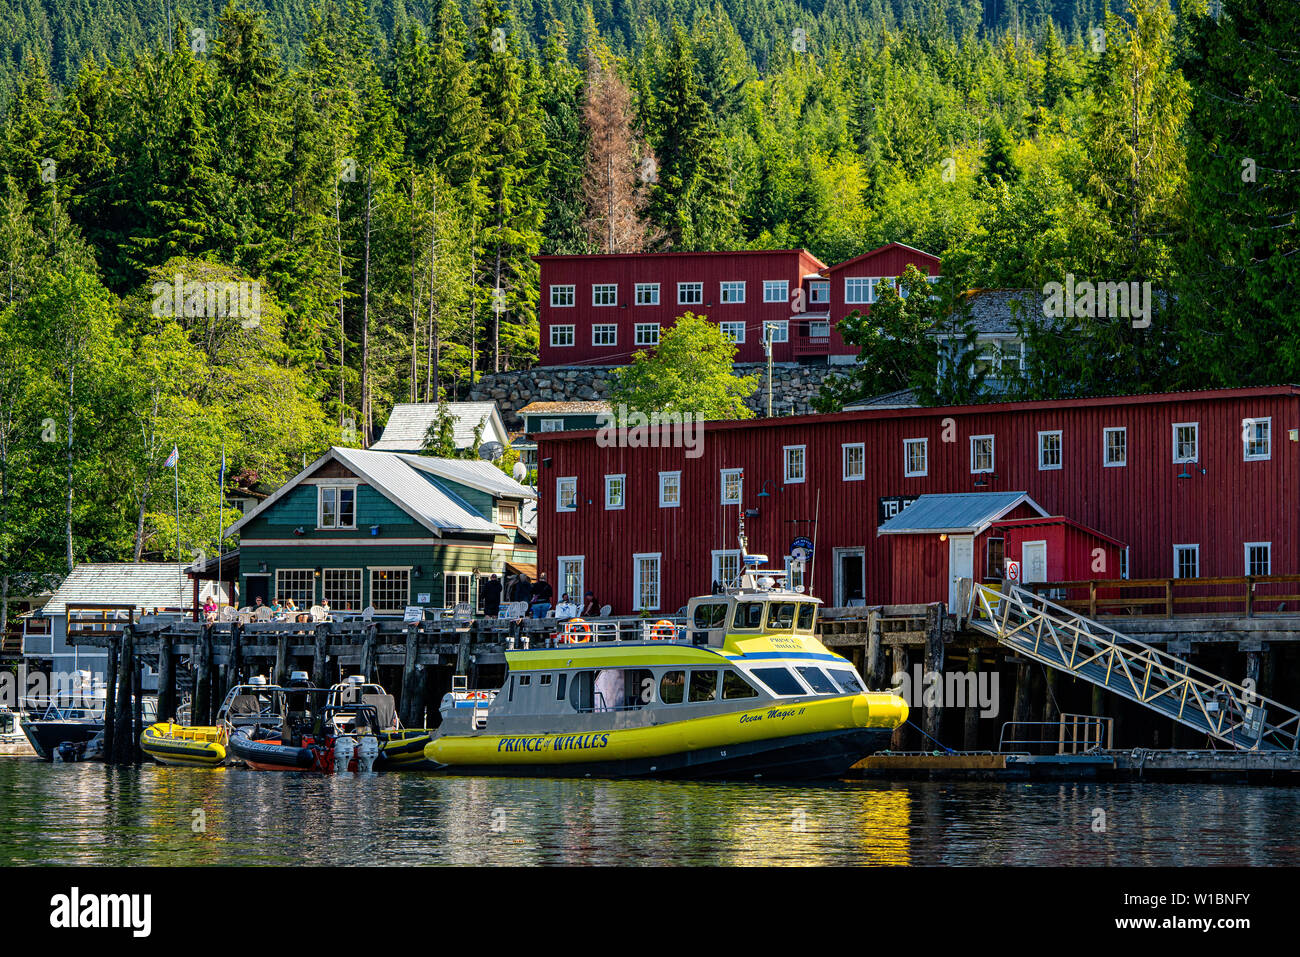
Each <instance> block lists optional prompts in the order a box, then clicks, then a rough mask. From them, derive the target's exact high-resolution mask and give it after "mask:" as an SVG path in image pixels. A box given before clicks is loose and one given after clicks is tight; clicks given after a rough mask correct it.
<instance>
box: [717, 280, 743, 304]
mask: <svg viewBox="0 0 1300 957" xmlns="http://www.w3.org/2000/svg"><path fill="white" fill-rule="evenodd" d="M718 294H719V302H730V303H738V302H744V301H745V284H744V283H743V282H724V283H719V284H718Z"/></svg>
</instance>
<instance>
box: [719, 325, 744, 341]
mask: <svg viewBox="0 0 1300 957" xmlns="http://www.w3.org/2000/svg"><path fill="white" fill-rule="evenodd" d="M718 328H720V329H721V330H722V334H723V335H724V336H727V337H728V338H730V339H731V341H732V342H741V343H743V342H744V341H745V324H744V323H743V322H723V323H719V324H718Z"/></svg>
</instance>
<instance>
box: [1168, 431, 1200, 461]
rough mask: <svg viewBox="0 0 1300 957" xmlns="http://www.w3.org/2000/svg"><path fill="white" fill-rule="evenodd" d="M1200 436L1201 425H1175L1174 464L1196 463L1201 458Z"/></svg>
mask: <svg viewBox="0 0 1300 957" xmlns="http://www.w3.org/2000/svg"><path fill="white" fill-rule="evenodd" d="M1200 434H1201V426H1200V423H1197V422H1176V423H1174V462H1176V463H1177V462H1195V461H1197V460H1198V459H1199V458H1200V452H1201V448H1200V446H1201V442H1200Z"/></svg>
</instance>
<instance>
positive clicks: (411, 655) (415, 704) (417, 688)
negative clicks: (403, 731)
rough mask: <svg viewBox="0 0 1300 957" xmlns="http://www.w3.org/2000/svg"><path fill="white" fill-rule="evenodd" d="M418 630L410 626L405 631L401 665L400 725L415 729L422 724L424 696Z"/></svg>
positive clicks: (417, 627)
mask: <svg viewBox="0 0 1300 957" xmlns="http://www.w3.org/2000/svg"><path fill="white" fill-rule="evenodd" d="M419 644H420V629H419V626H418V625H411V626H410V627H409V628H407V629H406V660H405V662H403V664H402V698H401V700H402V724H404V725H406V726H407V727H408V728H415V727H419V726H420V725H422V724H423V723H424V722H423V721H421V720H420V714H421V712H422V711H423V710H424V707H423V705H424V695H423V693H422V690H423V689H422V687H421V678H422V677H423V671H424V669H423V667H422V666H421V665H420V664H419Z"/></svg>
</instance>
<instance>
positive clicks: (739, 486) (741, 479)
mask: <svg viewBox="0 0 1300 957" xmlns="http://www.w3.org/2000/svg"><path fill="white" fill-rule="evenodd" d="M721 476H722V504H723V505H739V504H740V496H741V495H742V494H743V493H744V490H745V470H744V469H723V470H722V472H721Z"/></svg>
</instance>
